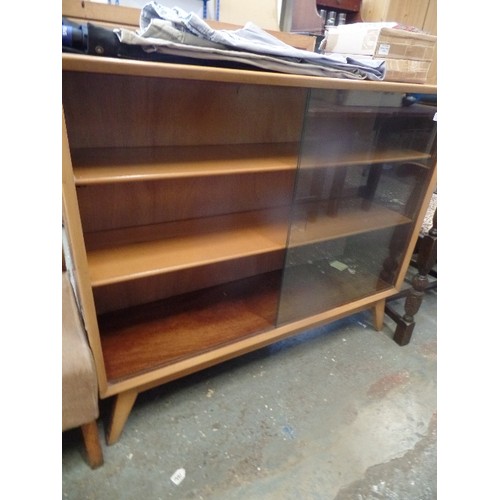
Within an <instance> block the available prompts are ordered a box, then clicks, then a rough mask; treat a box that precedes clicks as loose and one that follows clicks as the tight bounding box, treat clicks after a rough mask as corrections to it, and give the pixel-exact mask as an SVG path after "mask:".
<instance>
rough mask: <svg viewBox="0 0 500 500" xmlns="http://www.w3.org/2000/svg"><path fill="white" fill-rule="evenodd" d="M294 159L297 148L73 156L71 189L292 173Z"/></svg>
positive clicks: (103, 151)
mask: <svg viewBox="0 0 500 500" xmlns="http://www.w3.org/2000/svg"><path fill="white" fill-rule="evenodd" d="M297 156H298V144H297V143H277V144H226V145H207V146H170V147H156V148H150V147H144V148H79V149H75V150H73V151H72V161H73V165H74V172H75V182H76V185H90V184H105V183H116V182H137V181H148V180H160V179H173V178H179V177H194V176H197V177H199V176H214V175H229V174H244V173H252V172H272V171H280V170H293V169H295V168H296V167H297Z"/></svg>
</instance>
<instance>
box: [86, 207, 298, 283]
mask: <svg viewBox="0 0 500 500" xmlns="http://www.w3.org/2000/svg"><path fill="white" fill-rule="evenodd" d="M287 214H288V208H280V209H272V210H265V211H264V210H261V211H255V212H245V213H239V214H229V215H223V216H216V217H207V218H201V219H189V220H186V221H176V222H172V223H167V224H155V225H151V226H142V227H137V228H127V229H120V230H114V231H100V232H98V233H91V234H89V235H88V236H87V238H86V241H87V246H88V248H89V249H93V250H91V251H89V254H88V264H89V271H90V280H91V283H92V286H102V285H109V284H113V283H118V282H120V281H128V280H132V279H138V278H145V277H148V276H154V275H158V274H162V273H166V272H173V271H178V270H181V269H186V268H191V267H197V266H202V265H207V264H213V263H216V262H223V261H226V260H229V259H238V258H242V257H248V256H251V255H258V254H263V253H269V252H273V251H276V250H281V249H283V248H284V247H285V244H286V235H287Z"/></svg>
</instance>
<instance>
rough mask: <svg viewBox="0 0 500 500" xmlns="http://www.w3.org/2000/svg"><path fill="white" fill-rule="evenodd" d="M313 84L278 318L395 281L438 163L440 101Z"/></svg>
mask: <svg viewBox="0 0 500 500" xmlns="http://www.w3.org/2000/svg"><path fill="white" fill-rule="evenodd" d="M403 97H404V96H403V95H402V94H394V93H382V92H357V91H334V90H313V91H311V95H310V99H309V104H308V111H307V114H306V118H305V123H304V131H303V138H302V145H301V154H300V162H299V171H298V174H297V179H296V185H295V192H294V201H293V207H292V215H291V221H290V226H289V234H288V249H287V252H286V256H285V266H284V271H283V284H282V291H281V297H280V309H279V314H278V324H283V323H286V322H290V321H295V320H298V319H301V318H303V317H306V316H309V315H311V314H317V313H320V312H323V311H326V310H328V309H332V308H334V307H337V306H340V305H342V304H345V303H348V302H351V301H354V300H357V299H361V298H363V297H366V296H369V295H371V294H374V293H376V292H380V291H382V290H386V289H389V288H391V287H393V286H394V283H395V281H396V279H397V277H398V274H399V272H400V268H401V262H402V260H403V258H404V255H405V252H406V249H407V246H408V242H409V239H410V238H411V235H412V233H413V229H414V226H415V220H416V217H417V215H418V211H419V208H420V205H421V202H422V199H423V197H424V196H425V192H426V190H427V187H428V183H429V181H430V178H431V175H432V169H433V168H434V165H435V148H436V122H435V121H434V120H433V118H434V114H435V107H434V106H429V105H424V104H418V105H415V104H414V105H412V106H408V107H404V106H403V105H402V103H403Z"/></svg>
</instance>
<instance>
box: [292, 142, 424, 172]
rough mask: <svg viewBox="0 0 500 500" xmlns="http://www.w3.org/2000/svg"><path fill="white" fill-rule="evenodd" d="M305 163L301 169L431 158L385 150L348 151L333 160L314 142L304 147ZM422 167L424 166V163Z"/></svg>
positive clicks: (404, 151) (421, 160)
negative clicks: (305, 149) (305, 150)
mask: <svg viewBox="0 0 500 500" xmlns="http://www.w3.org/2000/svg"><path fill="white" fill-rule="evenodd" d="M305 147H306V148H307V153H305V158H306V163H304V164H303V165H301V168H324V167H344V166H345V167H349V166H353V165H375V164H380V163H404V162H426V161H427V160H429V159H430V158H431V155H430V154H428V153H422V152H421V151H414V150H410V149H385V150H378V151H377V150H375V151H363V150H362V149H359V150H355V151H348V152H343V153H340V152H339V154H338V156H337V157H336V158H335V159H332V157H330V156H328V155H325V154H322V149H324V147H323V148H322V147H321V146H320V145H318V147H315V145H314V142H313V141H311V142H308V143H307V145H306V146H305ZM422 166H424V167H425V166H426V165H425V163H423V164H422Z"/></svg>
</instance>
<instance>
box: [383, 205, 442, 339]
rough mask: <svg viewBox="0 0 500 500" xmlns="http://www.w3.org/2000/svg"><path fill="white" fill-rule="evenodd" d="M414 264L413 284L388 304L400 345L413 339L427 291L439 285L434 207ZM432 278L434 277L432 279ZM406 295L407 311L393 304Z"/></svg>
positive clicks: (388, 313) (405, 308)
mask: <svg viewBox="0 0 500 500" xmlns="http://www.w3.org/2000/svg"><path fill="white" fill-rule="evenodd" d="M410 264H411V266H412V267H414V268H416V269H417V272H416V274H414V276H413V277H412V279H411V286H410V287H406V288H403V289H402V290H401V291H400V292H399V293H397V294H396V295H393V296H392V297H391V298H390V299H389V300H388V301H387V303H386V306H385V312H386V313H387V315H388V316H389V317H390V318H392V319H393V320H394V321H395V322H396V331H395V333H394V340H395V341H396V342H397V343H398V344H399V345H401V346H403V345H406V344H408V343H409V342H410V339H411V336H412V333H413V329H414V328H415V315H416V314H417V313H418V311H419V309H420V306H421V305H422V300H423V299H424V295H425V292H426V291H428V290H433V289H436V288H437V271H436V268H435V266H436V264H437V208H436V209H435V210H433V217H432V227H431V228H430V229H429V230H428V231H426V232H425V233H423V234H420V235H419V238H418V240H417V244H416V245H415V253H414V257H413V259H412V260H411V263H410ZM429 277H432V279H429ZM402 297H405V302H404V313H401V312H399V311H398V310H397V308H396V307H395V306H394V305H393V303H392V302H393V301H395V300H398V299H401V298H402Z"/></svg>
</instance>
